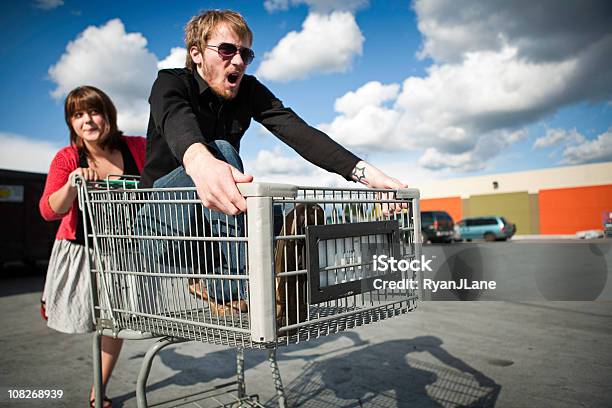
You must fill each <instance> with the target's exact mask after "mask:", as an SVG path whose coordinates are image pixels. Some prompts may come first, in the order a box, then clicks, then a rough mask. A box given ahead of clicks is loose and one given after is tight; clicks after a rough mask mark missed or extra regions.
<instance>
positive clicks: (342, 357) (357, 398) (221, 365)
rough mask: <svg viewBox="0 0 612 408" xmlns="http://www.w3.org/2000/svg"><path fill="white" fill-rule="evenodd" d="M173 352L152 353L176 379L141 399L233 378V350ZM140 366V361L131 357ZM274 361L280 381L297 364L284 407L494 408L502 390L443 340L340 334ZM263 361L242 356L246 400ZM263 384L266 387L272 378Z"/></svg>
mask: <svg viewBox="0 0 612 408" xmlns="http://www.w3.org/2000/svg"><path fill="white" fill-rule="evenodd" d="M340 336H342V337H345V338H348V339H349V340H351V342H352V345H351V346H348V347H344V348H343V350H346V352H344V353H342V354H338V352H339V351H338V350H334V351H330V352H323V353H318V354H317V353H316V349H317V347H319V346H321V345H322V344H323V343H325V342H329V341H333V340H337V339H338V338H339V337H340ZM179 351H180V349H179V348H177V347H169V348H167V349H164V350H162V351H161V352H160V353H159V358H160V359H161V363H162V364H163V365H165V366H166V367H168V368H170V369H172V370H174V371H178V372H177V373H176V374H175V375H173V376H171V377H169V378H167V379H165V380H163V381H159V382H157V383H153V384H150V385H149V386H148V387H147V393H149V392H152V391H155V390H159V389H163V388H164V387H167V386H170V385H178V386H184V387H187V386H196V385H198V384H204V383H209V382H215V384H216V383H217V382H219V381H225V382H227V381H228V380H233V379H234V378H235V376H236V352H235V350H234V349H232V348H227V349H223V350H217V351H213V352H210V353H207V354H205V355H204V356H201V357H193V356H189V355H185V354H181V353H180V352H179ZM313 351H315V352H314V353H313ZM304 352H306V354H304ZM410 354H412V355H410ZM414 354H418V355H419V358H416V357H414ZM425 355H427V357H432V358H433V359H435V360H436V361H435V363H434V362H431V361H425V360H432V359H431V358H427V357H426V356H425ZM140 358H142V355H138V356H134V357H132V359H140ZM278 360H279V361H280V364H281V373H282V370H283V365H284V364H283V363H284V362H286V361H288V360H301V361H304V365H303V366H302V369H301V374H299V375H298V376H297V377H295V378H294V379H293V380H292V381H291V382H289V383H286V384H285V390H286V395H287V397H288V402H289V406H290V407H360V406H367V407H408V406H410V407H419V408H420V407H494V406H495V404H496V401H497V398H498V395H499V392H500V390H501V386H500V385H499V384H497V383H496V382H495V381H494V380H492V379H491V378H489V377H487V376H485V375H484V374H483V373H481V372H480V371H478V370H476V369H474V368H473V367H471V366H469V365H468V364H466V363H465V362H464V361H463V360H461V359H459V358H457V357H455V356H453V355H451V354H450V353H448V352H447V351H446V350H445V349H444V348H442V340H441V339H440V338H438V337H434V336H421V337H416V338H413V339H409V340H390V341H385V342H382V343H377V344H369V343H368V342H367V341H363V340H362V339H361V338H360V336H359V334H358V333H355V332H345V333H342V334H340V335H338V336H330V337H324V338H321V339H317V340H313V341H308V342H305V343H301V344H299V345H294V346H291V347H289V348H286V347H282V348H279V350H278ZM266 361H267V353H266V352H265V351H259V350H254V351H251V350H247V351H246V352H245V366H246V369H247V384H246V385H247V392H249V391H253V390H252V389H250V390H249V380H248V376H249V374H248V369H249V368H252V367H254V366H257V365H259V364H261V363H264V364H265V363H266ZM156 363H157V364H159V361H156ZM269 383H270V387H273V382H272V377H271V376H270V378H269ZM134 397H135V394H134V393H129V394H125V395H122V396H116V397H115V398H113V401H114V402H116V403H118V404H117V406H121V405H120V404H121V403H122V402H124V401H127V400H129V399H132V398H134ZM149 402H150V403H151V402H153V401H149ZM266 406H276V400H275V399H271V400H269V401H267V402H266Z"/></svg>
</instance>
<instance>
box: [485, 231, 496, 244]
mask: <svg viewBox="0 0 612 408" xmlns="http://www.w3.org/2000/svg"><path fill="white" fill-rule="evenodd" d="M484 239H485V241H487V242H493V241H495V235H494V234H491V233H490V232H487V233H486V234H484Z"/></svg>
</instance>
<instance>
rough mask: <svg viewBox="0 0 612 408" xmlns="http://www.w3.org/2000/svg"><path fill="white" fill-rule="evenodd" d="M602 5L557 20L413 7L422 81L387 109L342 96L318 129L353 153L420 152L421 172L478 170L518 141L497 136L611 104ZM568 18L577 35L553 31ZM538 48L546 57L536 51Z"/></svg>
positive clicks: (494, 6)
mask: <svg viewBox="0 0 612 408" xmlns="http://www.w3.org/2000/svg"><path fill="white" fill-rule="evenodd" d="M602 4H603V3H601V2H594V3H593V5H592V6H591V7H584V5H581V4H579V3H578V2H572V3H570V4H569V6H570V7H569V8H570V9H571V8H572V7H573V10H568V9H567V8H568V7H565V6H564V7H563V10H561V11H560V10H558V9H559V7H554V5H553V4H552V3H549V5H550V6H551V7H550V8H549V9H546V13H548V14H545V15H540V14H541V13H540V12H538V11H537V9H538V7H539V6H537V7H536V6H535V5H534V6H533V7H532V5H529V6H528V7H519V6H518V5H517V4H516V3H512V2H505V3H504V4H503V5H500V4H499V3H498V2H486V1H482V2H473V3H471V4H470V7H457V5H456V2H453V1H448V0H437V1H427V2H425V1H417V2H415V6H414V8H415V11H416V12H417V18H418V24H419V29H420V30H421V32H422V33H423V48H422V50H421V55H422V56H428V57H432V58H433V60H434V63H432V65H430V66H429V67H428V68H427V70H426V75H425V76H423V77H416V76H412V77H408V78H406V79H405V80H404V81H403V83H402V84H401V89H400V91H399V93H398V94H397V97H395V96H394V94H393V93H389V94H388V95H387V96H386V98H385V99H384V102H385V103H387V104H388V105H389V106H385V104H383V103H382V102H381V101H380V100H378V99H376V98H364V99H363V101H364V102H362V101H361V100H360V99H359V98H356V96H357V95H358V94H359V93H360V92H365V90H366V89H367V88H368V87H372V83H368V84H365V85H364V86H362V87H361V88H359V89H357V90H356V91H354V92H348V93H347V94H345V95H344V96H342V97H340V98H338V99H337V103H336V110H337V111H338V112H339V114H338V115H337V116H336V117H335V118H334V119H333V120H332V121H331V122H329V123H325V124H321V125H320V127H321V128H322V129H324V130H325V131H327V132H328V133H329V134H330V135H331V136H332V137H334V138H335V139H336V140H338V141H340V142H341V143H343V144H346V145H348V146H349V147H352V148H354V149H357V150H363V151H366V149H367V151H386V150H389V149H396V150H417V151H422V152H424V155H423V157H422V158H421V160H420V161H419V163H421V165H422V166H425V167H428V168H437V169H445V168H446V169H459V170H471V169H480V168H483V167H485V166H486V165H487V162H488V161H489V160H490V159H492V158H493V157H495V156H496V155H498V154H500V153H501V152H502V151H503V149H506V148H507V147H508V146H510V145H511V144H512V143H514V142H515V141H516V140H517V139H516V138H513V137H510V136H504V135H515V134H517V133H516V130H517V129H522V128H523V127H524V126H527V125H529V124H531V123H534V122H536V121H537V120H540V119H541V118H543V117H545V116H547V115H550V114H552V113H554V112H555V111H556V110H558V109H559V108H561V107H563V106H568V105H571V104H575V103H579V102H585V101H586V102H598V101H608V100H610V98H611V97H612V71H611V70H609V66H611V65H612V33H611V32H610V31H609V30H605V29H603V28H602V27H606V25H605V24H603V23H602V19H603V20H605V18H604V17H602V10H601V9H602V7H603V6H602ZM604 8H605V7H604ZM530 13H531V14H530ZM572 13H573V14H574V15H576V16H580V19H579V21H577V22H576V24H577V26H576V27H573V26H568V25H567V24H563V23H562V21H565V20H564V18H565V17H567V16H570V15H572ZM604 14H605V13H604ZM534 15H537V16H539V17H541V18H539V19H534V17H533V16H534ZM608 15H609V13H608ZM509 16H512V17H513V18H509ZM564 16H565V17H564ZM589 18H591V20H592V21H593V26H592V27H591V26H590V24H589ZM515 26H518V27H521V30H517V29H516V28H515ZM555 36H558V37H559V38H563V41H555V40H554V39H555V38H556V37H555ZM585 38H586V39H588V41H587V40H585ZM543 39H544V40H545V42H546V43H547V44H549V45H550V46H551V47H553V48H554V49H547V48H546V47H541V46H540V41H544V40H543ZM381 86H383V87H384V86H387V87H388V86H397V85H396V84H390V85H381ZM353 100H354V101H355V102H352V101H353ZM500 135H501V136H500ZM500 137H501V139H500ZM550 137H551V138H552V137H553V136H550ZM564 137H576V136H575V135H574V136H572V135H566V136H564ZM500 140H501V143H500ZM547 140H548V139H547ZM537 143H539V144H543V143H547V141H544V140H542V141H540V142H537ZM491 145H492V146H495V147H496V149H488V148H486V147H487V146H491ZM470 161H474V163H473V164H470V163H469V162H470Z"/></svg>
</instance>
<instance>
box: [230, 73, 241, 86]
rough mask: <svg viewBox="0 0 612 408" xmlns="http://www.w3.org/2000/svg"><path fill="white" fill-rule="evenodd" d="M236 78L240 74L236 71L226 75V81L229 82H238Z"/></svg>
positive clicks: (238, 77)
mask: <svg viewBox="0 0 612 408" xmlns="http://www.w3.org/2000/svg"><path fill="white" fill-rule="evenodd" d="M238 79H240V74H239V73H237V72H232V73H230V74H229V75H228V76H227V81H228V82H229V83H230V84H236V83H237V82H238Z"/></svg>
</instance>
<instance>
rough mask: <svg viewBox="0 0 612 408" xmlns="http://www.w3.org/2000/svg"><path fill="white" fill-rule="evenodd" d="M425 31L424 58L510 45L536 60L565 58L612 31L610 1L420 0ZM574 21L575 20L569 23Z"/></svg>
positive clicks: (417, 8) (458, 56)
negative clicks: (463, 1) (460, 0)
mask: <svg viewBox="0 0 612 408" xmlns="http://www.w3.org/2000/svg"><path fill="white" fill-rule="evenodd" d="M413 8H414V10H415V12H416V13H417V16H418V27H419V30H420V31H421V33H423V36H424V42H423V47H422V49H421V51H420V53H419V55H420V56H421V57H431V58H433V59H434V60H435V61H439V62H442V61H444V62H448V61H451V62H452V61H455V62H457V61H461V60H462V59H463V57H464V56H465V54H466V53H468V52H474V51H496V50H499V49H501V48H503V47H504V46H505V45H507V44H509V45H511V46H515V47H517V48H518V49H519V50H520V55H519V56H520V57H525V58H527V59H529V60H531V61H536V62H542V61H560V60H564V59H568V58H573V57H575V56H577V55H578V54H580V53H582V51H583V50H584V48H587V47H589V46H591V45H592V44H594V43H596V42H597V41H599V40H600V39H602V38H603V37H605V36H607V35H609V33H610V13H611V12H612V7H611V6H610V2H609V1H608V0H591V1H589V2H586V3H585V2H584V1H581V0H565V1H564V2H563V6H562V7H559V2H558V1H557V0H540V1H537V2H525V1H486V0H485V1H471V2H470V3H469V6H468V5H467V4H462V5H460V6H458V5H457V2H456V1H455V0H433V1H432V0H416V1H415V2H414V3H413ZM568 22H571V24H568Z"/></svg>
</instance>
